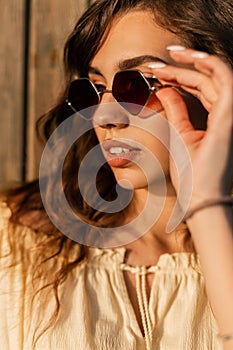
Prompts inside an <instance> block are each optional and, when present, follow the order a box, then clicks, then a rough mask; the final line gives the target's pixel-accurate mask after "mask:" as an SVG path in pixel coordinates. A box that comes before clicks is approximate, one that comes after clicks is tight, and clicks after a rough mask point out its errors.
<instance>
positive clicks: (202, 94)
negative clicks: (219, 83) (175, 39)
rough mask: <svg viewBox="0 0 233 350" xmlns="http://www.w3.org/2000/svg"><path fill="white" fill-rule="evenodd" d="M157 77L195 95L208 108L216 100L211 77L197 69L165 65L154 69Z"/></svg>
mask: <svg viewBox="0 0 233 350" xmlns="http://www.w3.org/2000/svg"><path fill="white" fill-rule="evenodd" d="M155 74H156V76H157V78H158V79H160V80H161V81H164V82H169V84H171V85H174V86H177V85H178V86H180V87H181V88H182V89H184V90H185V91H187V92H189V93H191V94H192V95H194V96H195V97H197V98H198V99H199V100H200V101H201V102H202V104H203V106H204V107H205V108H206V109H207V110H208V108H210V106H211V105H212V104H213V103H215V102H216V100H217V96H218V94H217V91H216V90H215V88H214V85H213V84H212V82H211V79H210V78H209V77H207V76H204V75H203V74H202V73H199V72H197V71H194V70H191V69H186V68H182V69H181V68H178V67H174V66H167V67H166V69H164V68H163V69H158V70H156V73H155Z"/></svg>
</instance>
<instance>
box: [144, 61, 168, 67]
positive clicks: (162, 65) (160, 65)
mask: <svg viewBox="0 0 233 350" xmlns="http://www.w3.org/2000/svg"><path fill="white" fill-rule="evenodd" d="M166 66H167V65H166V63H163V62H153V63H150V64H149V65H148V68H164V67H166Z"/></svg>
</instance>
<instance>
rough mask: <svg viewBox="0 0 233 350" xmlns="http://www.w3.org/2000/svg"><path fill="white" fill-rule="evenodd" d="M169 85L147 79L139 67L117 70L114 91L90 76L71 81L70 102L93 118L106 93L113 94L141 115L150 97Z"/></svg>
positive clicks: (72, 106)
mask: <svg viewBox="0 0 233 350" xmlns="http://www.w3.org/2000/svg"><path fill="white" fill-rule="evenodd" d="M162 87H165V86H164V85H162V84H161V83H160V82H159V80H158V79H156V78H145V76H144V75H143V74H142V72H140V71H139V70H124V71H120V72H117V73H116V74H115V76H114V79H113V84H112V90H107V89H105V87H104V86H103V85H100V84H99V85H98V84H96V85H94V84H93V83H92V82H91V81H90V80H89V79H87V78H80V79H77V80H74V81H72V82H71V84H70V86H69V90H68V95H67V99H66V102H67V104H68V105H69V106H70V108H71V109H72V110H73V111H74V112H78V111H81V110H84V109H86V108H88V107H90V108H89V109H88V111H85V113H84V114H85V117H87V118H88V119H90V118H92V115H93V113H94V110H95V108H96V106H97V105H98V104H99V103H100V101H101V98H102V96H103V94H105V93H112V95H113V97H114V99H115V100H116V101H117V102H118V103H119V104H120V105H121V106H122V107H123V108H124V109H125V110H126V111H127V112H129V113H130V114H132V115H138V114H139V113H140V112H141V111H142V109H143V107H144V106H145V105H146V104H147V102H148V101H149V99H150V96H151V94H152V92H154V91H157V90H158V89H161V88H162Z"/></svg>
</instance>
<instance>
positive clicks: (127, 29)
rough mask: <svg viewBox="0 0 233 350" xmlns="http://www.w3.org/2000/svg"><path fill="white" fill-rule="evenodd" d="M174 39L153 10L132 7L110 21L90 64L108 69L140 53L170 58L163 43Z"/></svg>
mask: <svg viewBox="0 0 233 350" xmlns="http://www.w3.org/2000/svg"><path fill="white" fill-rule="evenodd" d="M175 43H176V44H178V43H180V39H179V38H178V37H177V36H176V35H174V34H173V33H171V32H169V31H167V30H165V29H163V28H161V27H159V26H158V25H157V24H156V22H155V19H154V16H153V14H152V13H150V12H148V11H132V12H129V13H127V14H125V15H122V16H121V17H119V18H117V19H115V20H114V21H113V22H112V24H111V27H110V28H109V30H108V32H107V34H106V36H105V37H104V40H103V43H102V45H101V47H100V49H99V51H98V52H97V54H96V55H95V57H94V59H93V60H92V62H91V66H93V67H97V68H98V69H105V70H108V69H111V68H112V67H113V66H114V64H117V62H118V61H122V60H124V59H128V58H132V57H137V56H142V55H148V56H157V57H160V58H161V59H164V60H165V61H169V60H170V61H171V59H170V58H169V55H168V53H167V51H166V46H168V45H170V44H175Z"/></svg>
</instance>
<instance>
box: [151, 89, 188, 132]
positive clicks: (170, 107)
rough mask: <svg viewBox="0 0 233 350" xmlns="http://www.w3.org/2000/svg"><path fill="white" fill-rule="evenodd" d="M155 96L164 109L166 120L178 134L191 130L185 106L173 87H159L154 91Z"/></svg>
mask: <svg viewBox="0 0 233 350" xmlns="http://www.w3.org/2000/svg"><path fill="white" fill-rule="evenodd" d="M156 96H157V97H158V99H159V100H160V101H161V103H162V105H163V107H164V109H165V112H166V116H167V118H168V121H169V122H171V123H172V125H173V126H174V127H175V129H176V130H177V131H178V132H179V133H180V134H186V133H188V132H189V131H192V130H193V126H192V124H191V122H190V120H189V116H188V110H187V106H186V104H185V102H184V100H183V98H182V97H181V95H180V94H179V93H178V92H177V91H176V90H175V89H173V88H166V89H161V90H159V91H157V92H156Z"/></svg>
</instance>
